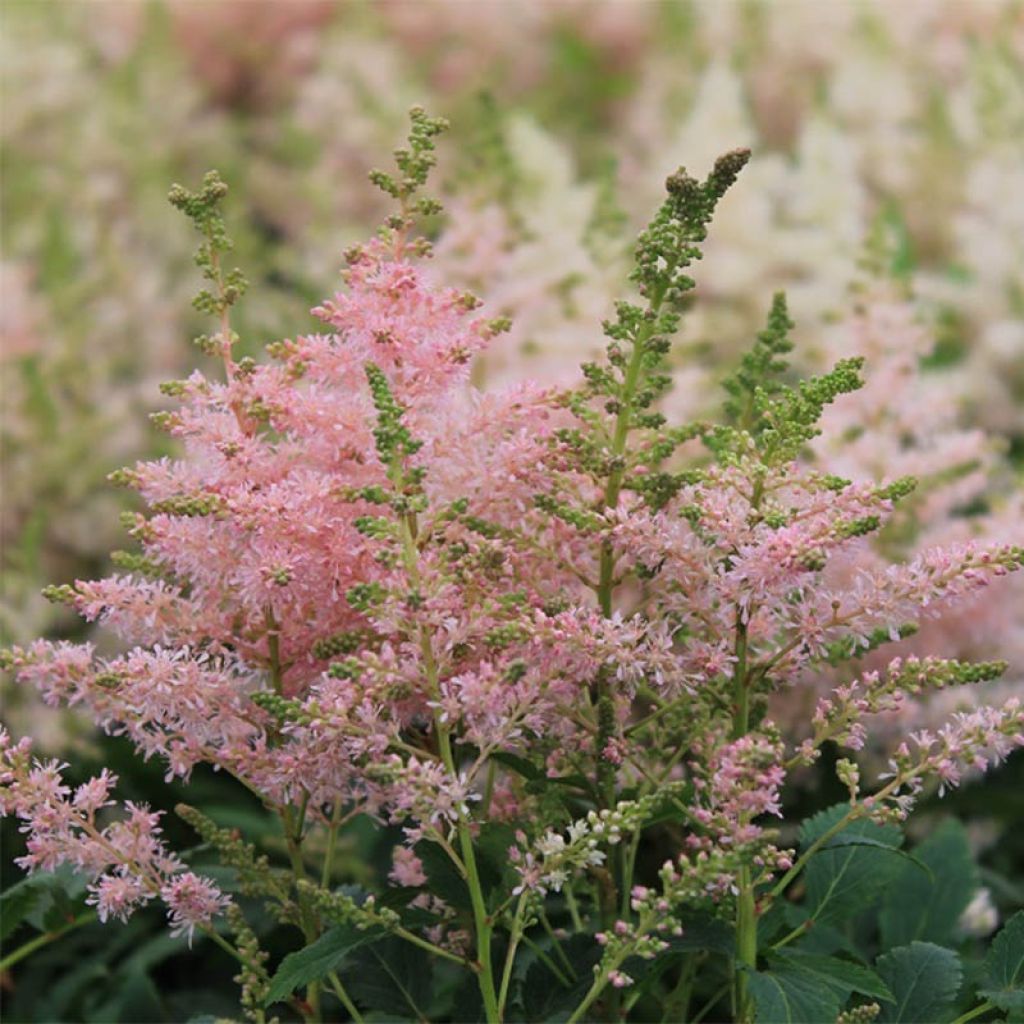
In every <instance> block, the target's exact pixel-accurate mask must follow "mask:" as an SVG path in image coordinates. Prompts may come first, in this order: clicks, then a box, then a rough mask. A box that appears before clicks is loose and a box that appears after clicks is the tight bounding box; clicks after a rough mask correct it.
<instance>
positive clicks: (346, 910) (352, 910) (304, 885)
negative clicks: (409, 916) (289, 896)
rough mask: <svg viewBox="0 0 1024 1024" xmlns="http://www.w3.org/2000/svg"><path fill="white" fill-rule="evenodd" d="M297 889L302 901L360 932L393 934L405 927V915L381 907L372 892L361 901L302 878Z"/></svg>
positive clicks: (332, 919) (331, 918)
mask: <svg viewBox="0 0 1024 1024" xmlns="http://www.w3.org/2000/svg"><path fill="white" fill-rule="evenodd" d="M297 888H298V892H299V896H300V898H301V899H303V900H306V901H308V902H309V903H310V904H312V905H313V906H314V907H316V908H317V909H318V910H320V911H321V912H322V913H323V914H324V916H326V917H327V918H329V919H330V920H331V921H335V922H337V923H338V924H351V925H353V926H354V927H355V928H357V929H359V931H366V930H367V929H369V928H384V929H387V930H388V931H392V930H394V929H395V928H398V927H400V926H401V921H402V919H401V916H400V915H399V914H398V913H397V912H396V911H394V910H392V909H391V908H390V907H378V906H377V899H376V897H375V896H374V895H373V894H372V893H371V894H370V895H369V896H367V897H366V898H365V899H364V900H363V901H362V902H359V901H358V900H356V899H355V898H354V897H352V896H350V895H348V894H347V893H344V892H338V891H335V892H331V891H330V890H328V889H324V888H321V887H320V886H319V885H314V884H313V883H312V882H310V881H308V880H306V879H300V880H299V881H298V883H297Z"/></svg>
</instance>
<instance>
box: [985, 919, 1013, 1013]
mask: <svg viewBox="0 0 1024 1024" xmlns="http://www.w3.org/2000/svg"><path fill="white" fill-rule="evenodd" d="M982 970H983V971H984V977H983V983H984V986H985V987H984V988H980V989H979V990H978V994H979V995H981V996H984V998H985V999H989V1000H991V1001H992V1002H993V1003H995V1004H996V1006H998V1007H999V1009H1001V1010H1020V1009H1024V910H1022V911H1020V912H1019V913H1016V914H1014V915H1013V917H1011V918H1010V920H1009V921H1007V922H1006V924H1005V925H1004V926H1003V928H1002V930H1001V931H1000V932H999V934H998V935H997V936H996V937H995V939H993V941H992V947H991V948H990V949H989V951H988V956H986V957H985V962H984V964H983V965H982Z"/></svg>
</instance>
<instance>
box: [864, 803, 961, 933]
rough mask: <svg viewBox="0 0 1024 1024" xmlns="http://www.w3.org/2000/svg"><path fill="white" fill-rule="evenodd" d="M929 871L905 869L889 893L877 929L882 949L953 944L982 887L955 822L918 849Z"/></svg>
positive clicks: (916, 851) (919, 856) (950, 823)
mask: <svg viewBox="0 0 1024 1024" xmlns="http://www.w3.org/2000/svg"><path fill="white" fill-rule="evenodd" d="M914 854H915V855H916V857H917V858H918V859H919V860H920V861H921V862H923V863H924V864H925V865H926V866H927V867H928V869H929V875H930V877H929V876H928V875H925V874H924V873H923V872H921V871H919V870H918V869H917V868H915V867H912V866H909V865H908V866H907V867H906V868H904V870H903V871H901V872H900V874H899V875H898V876H897V877H896V879H895V881H894V883H893V884H892V885H891V886H890V887H889V888H888V889H887V890H886V892H885V896H884V897H883V900H882V911H881V914H880V917H879V924H880V926H881V931H882V946H883V947H884V948H885V949H890V948H892V947H893V946H906V945H907V944H908V943H910V942H912V941H913V940H914V939H920V940H921V941H923V942H934V943H937V944H938V945H940V946H941V945H944V944H948V943H950V941H951V940H952V938H953V935H954V932H955V929H956V925H957V921H958V920H959V918H960V914H961V913H962V912H963V910H964V908H965V907H966V906H967V904H968V903H970V902H971V897H972V896H973V895H974V892H975V890H976V889H977V888H978V871H977V868H976V867H975V864H974V858H973V857H972V856H971V848H970V845H969V843H968V842H967V832H966V830H965V829H964V827H963V825H961V824H960V822H959V821H957V820H956V819H955V818H950V819H949V820H948V821H946V822H944V823H943V824H942V825H941V826H940V827H939V828H938V829H937V830H936V831H935V833H934V834H933V835H931V836H930V837H929V838H928V839H926V840H925V841H924V842H923V843H921V844H920V846H917V847H916V848H915V849H914Z"/></svg>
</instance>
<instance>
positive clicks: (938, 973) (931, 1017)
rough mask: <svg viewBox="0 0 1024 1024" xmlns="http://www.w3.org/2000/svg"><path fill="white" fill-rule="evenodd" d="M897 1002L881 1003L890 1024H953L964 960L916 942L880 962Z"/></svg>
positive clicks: (940, 949)
mask: <svg viewBox="0 0 1024 1024" xmlns="http://www.w3.org/2000/svg"><path fill="white" fill-rule="evenodd" d="M875 966H876V967H877V969H878V973H879V975H881V977H882V980H883V981H884V982H885V983H886V985H888V986H889V989H890V990H891V991H892V995H893V998H892V999H891V1000H889V999H886V1000H880V1002H881V1005H882V1012H881V1013H880V1014H879V1015H878V1019H879V1021H884V1022H886V1024H922V1022H925V1021H926V1022H928V1024H942V1022H944V1021H949V1020H952V1019H953V1017H954V1016H955V1014H954V1013H953V1012H952V1007H953V1000H954V999H955V998H956V994H957V991H958V990H959V988H960V980H961V977H962V970H961V967H960V959H959V957H958V956H957V955H956V953H954V952H953V951H952V950H950V949H944V948H943V947H942V946H936V945H935V944H934V943H931V942H912V943H911V944H910V945H909V946H899V947H897V948H896V949H893V950H890V951H889V952H888V953H886V954H885V955H884V956H880V957H879V958H878V962H877V963H876V965H875Z"/></svg>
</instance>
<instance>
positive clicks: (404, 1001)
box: [342, 937, 434, 1021]
mask: <svg viewBox="0 0 1024 1024" xmlns="http://www.w3.org/2000/svg"><path fill="white" fill-rule="evenodd" d="M433 967H434V965H433V962H432V961H431V958H430V955H429V954H428V953H426V952H424V951H423V950H421V949H419V948H418V947H417V946H413V945H410V944H409V943H408V942H406V941H405V940H404V939H399V938H394V937H390V938H386V939H384V940H382V941H381V942H377V943H375V944H374V945H372V946H369V947H366V948H363V949H360V950H359V952H358V953H357V954H356V956H355V958H354V960H353V962H351V963H349V964H348V965H346V968H345V971H344V972H343V974H342V981H343V982H344V985H345V988H346V989H348V993H349V995H350V996H351V997H352V998H353V999H354V1000H355V1001H356V1002H357V1003H361V1004H363V1005H364V1006H372V1007H373V1009H374V1010H375V1011H377V1013H378V1014H382V1015H383V1016H382V1017H380V1018H378V1019H382V1020H388V1021H392V1020H416V1021H422V1020H429V1019H430V1014H429V1013H428V1012H427V1010H426V1006H427V1003H428V1002H429V1001H430V996H431V989H432V986H433Z"/></svg>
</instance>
